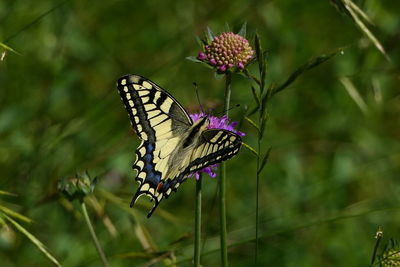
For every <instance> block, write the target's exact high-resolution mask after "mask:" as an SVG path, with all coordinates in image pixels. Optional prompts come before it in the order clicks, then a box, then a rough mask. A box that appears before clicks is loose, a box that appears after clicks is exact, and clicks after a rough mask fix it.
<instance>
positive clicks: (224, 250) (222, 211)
mask: <svg viewBox="0 0 400 267" xmlns="http://www.w3.org/2000/svg"><path fill="white" fill-rule="evenodd" d="M231 81H232V76H231V73H229V72H228V73H226V74H225V102H224V112H225V115H228V110H229V102H230V100H231ZM225 182H226V165H225V163H224V162H223V163H221V177H220V186H219V217H220V232H221V233H220V238H221V263H222V265H221V266H222V267H227V266H228V246H227V234H226V204H225V191H226V186H225Z"/></svg>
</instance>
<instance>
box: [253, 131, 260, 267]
mask: <svg viewBox="0 0 400 267" xmlns="http://www.w3.org/2000/svg"><path fill="white" fill-rule="evenodd" d="M257 141H258V151H257V152H258V155H259V156H258V158H257V183H256V251H255V259H254V266H257V264H258V203H259V201H258V198H259V187H260V171H259V170H260V153H261V137H260V135H259V136H258V140H257Z"/></svg>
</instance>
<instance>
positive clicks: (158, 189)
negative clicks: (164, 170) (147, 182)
mask: <svg viewBox="0 0 400 267" xmlns="http://www.w3.org/2000/svg"><path fill="white" fill-rule="evenodd" d="M163 187H164V183H163V182H160V183H159V184H158V185H157V192H161V190H162V189H163Z"/></svg>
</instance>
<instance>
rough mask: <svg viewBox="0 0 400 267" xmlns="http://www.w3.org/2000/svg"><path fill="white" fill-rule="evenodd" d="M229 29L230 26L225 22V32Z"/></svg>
mask: <svg viewBox="0 0 400 267" xmlns="http://www.w3.org/2000/svg"><path fill="white" fill-rule="evenodd" d="M230 31H231V27H229V24H228V22H225V32H230Z"/></svg>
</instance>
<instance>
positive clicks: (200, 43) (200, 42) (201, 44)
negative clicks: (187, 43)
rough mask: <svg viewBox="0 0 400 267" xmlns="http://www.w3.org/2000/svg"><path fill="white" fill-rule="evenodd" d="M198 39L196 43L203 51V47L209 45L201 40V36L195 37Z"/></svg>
mask: <svg viewBox="0 0 400 267" xmlns="http://www.w3.org/2000/svg"><path fill="white" fill-rule="evenodd" d="M194 38H195V39H196V42H197V43H198V45H199V46H200V47H201V48H202V49H203V46H204V45H206V44H207V42H206V41H204V40H203V39H201V38H200V37H199V36H197V35H196V36H195V37H194Z"/></svg>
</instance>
